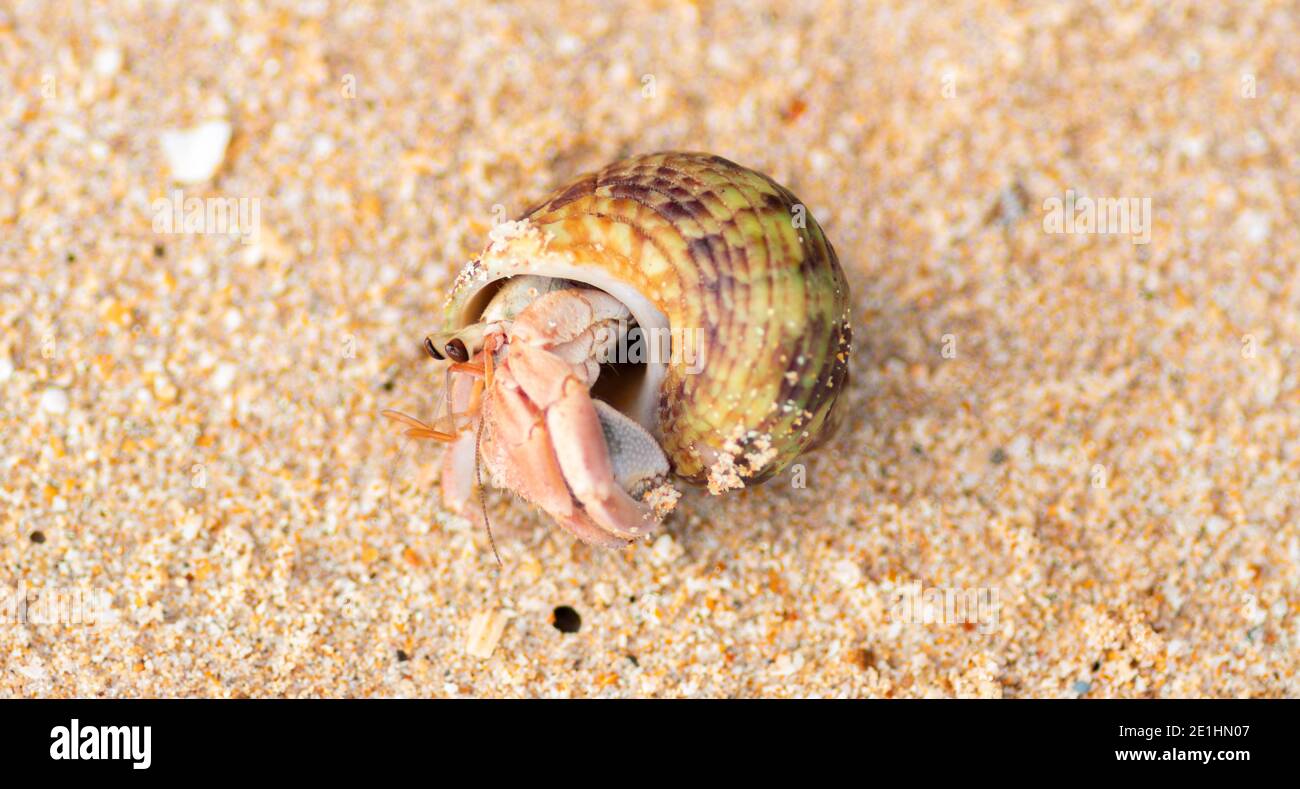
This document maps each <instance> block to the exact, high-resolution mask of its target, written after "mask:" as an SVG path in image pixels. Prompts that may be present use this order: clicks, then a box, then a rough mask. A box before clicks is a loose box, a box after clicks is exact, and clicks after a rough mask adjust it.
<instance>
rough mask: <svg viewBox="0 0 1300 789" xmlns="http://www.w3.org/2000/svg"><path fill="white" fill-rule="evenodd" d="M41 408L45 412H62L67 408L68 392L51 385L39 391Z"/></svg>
mask: <svg viewBox="0 0 1300 789" xmlns="http://www.w3.org/2000/svg"><path fill="white" fill-rule="evenodd" d="M41 410H42V411H44V412H45V413H47V414H62V413H66V412H67V410H68V393H67V392H65V391H63V390H62V389H60V388H58V387H57V386H51V387H50V388H49V389H46V390H45V391H44V392H41Z"/></svg>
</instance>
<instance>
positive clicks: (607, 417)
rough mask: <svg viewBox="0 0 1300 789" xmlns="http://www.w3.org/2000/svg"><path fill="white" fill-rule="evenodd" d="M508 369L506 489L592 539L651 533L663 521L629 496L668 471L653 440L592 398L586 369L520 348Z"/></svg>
mask: <svg viewBox="0 0 1300 789" xmlns="http://www.w3.org/2000/svg"><path fill="white" fill-rule="evenodd" d="M506 367H507V369H506V370H503V371H502V373H501V379H500V380H499V381H498V386H497V387H496V388H495V390H494V392H495V399H494V402H493V404H492V410H493V412H494V413H493V417H492V418H493V421H494V423H495V429H496V430H497V431H499V432H501V433H502V438H503V441H504V442H505V443H506V444H507V446H505V447H503V449H504V450H505V451H504V452H503V453H502V454H500V455H498V458H499V461H498V462H497V463H495V464H494V465H495V466H496V467H497V468H498V469H500V470H501V471H503V472H504V473H505V476H507V479H506V480H505V481H506V482H507V485H508V486H509V487H511V488H512V489H514V490H515V491H516V492H518V493H520V495H522V496H523V497H524V498H526V499H528V500H529V501H531V502H533V503H534V504H536V505H538V506H540V507H542V508H543V509H544V510H546V511H547V513H549V514H550V515H551V517H553V518H554V519H555V520H556V521H557V522H559V523H560V524H561V525H563V526H564V527H565V528H568V529H569V530H570V531H572V532H573V533H574V534H575V535H576V536H577V537H579V538H580V539H582V540H583V541H585V542H597V543H601V544H609V543H611V542H613V543H615V544H619V543H625V542H628V541H631V540H636V539H639V538H641V537H644V536H645V535H647V534H649V533H650V532H651V531H652V530H653V529H654V528H655V526H657V525H658V522H659V516H658V514H657V513H656V512H655V510H654V509H653V508H652V507H651V506H650V505H649V504H647V503H645V502H642V501H639V500H637V499H634V498H633V497H632V495H630V492H629V491H638V492H639V491H640V490H643V489H645V488H646V487H647V484H648V483H649V482H650V481H651V480H654V479H656V478H658V477H663V476H665V475H666V474H667V473H668V460H667V458H666V457H665V456H664V454H663V452H662V450H660V448H659V445H658V443H657V442H655V440H654V438H653V437H652V436H651V435H650V434H649V433H648V432H646V430H645V429H644V428H642V427H641V426H640V425H638V424H637V423H636V422H635V421H634V420H632V419H630V418H629V417H626V416H624V415H623V414H621V413H619V412H618V411H616V410H615V409H614V408H612V407H610V406H609V405H607V404H605V403H602V402H600V401H598V400H593V399H592V397H591V394H590V392H589V391H588V388H587V387H588V384H587V383H586V381H585V371H584V369H583V367H582V366H580V365H575V364H572V363H570V362H567V361H565V360H564V359H562V358H561V357H559V356H557V355H556V354H554V353H551V352H550V351H548V350H545V349H543V348H538V347H536V346H532V345H528V344H526V343H518V344H512V345H511V347H510V355H509V361H508V364H507V365H506ZM501 461H504V462H501ZM556 470H558V472H559V476H560V481H559V483H558V484H557V482H556V479H555V477H556V475H555V474H554V471H556ZM593 527H594V531H593ZM610 538H614V539H612V540H611V539H610Z"/></svg>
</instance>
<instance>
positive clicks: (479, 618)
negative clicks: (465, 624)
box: [465, 608, 510, 658]
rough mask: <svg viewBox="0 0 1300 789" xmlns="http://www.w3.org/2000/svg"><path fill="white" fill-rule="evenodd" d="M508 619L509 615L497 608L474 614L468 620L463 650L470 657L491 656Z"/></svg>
mask: <svg viewBox="0 0 1300 789" xmlns="http://www.w3.org/2000/svg"><path fill="white" fill-rule="evenodd" d="M509 621H510V617H509V615H508V614H506V612H505V611H502V610H501V609H499V608H496V609H492V610H490V611H480V612H479V613H477V614H475V615H474V618H473V619H471V620H470V622H469V631H468V633H467V636H468V637H467V638H466V641H465V651H466V652H467V653H469V655H470V656H471V657H476V658H486V657H491V656H492V652H493V650H495V649H496V648H497V643H498V642H499V641H501V634H502V633H504V632H505V629H506V623H507V622H509Z"/></svg>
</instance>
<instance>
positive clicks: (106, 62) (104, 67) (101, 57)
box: [94, 47, 122, 77]
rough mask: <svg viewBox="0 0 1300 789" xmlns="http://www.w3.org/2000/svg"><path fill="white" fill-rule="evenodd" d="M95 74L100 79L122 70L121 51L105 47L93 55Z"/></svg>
mask: <svg viewBox="0 0 1300 789" xmlns="http://www.w3.org/2000/svg"><path fill="white" fill-rule="evenodd" d="M94 67H95V73H96V74H98V75H100V76H101V77H111V76H113V75H115V74H117V72H119V71H121V70H122V50H120V49H117V48H114V47H105V48H103V49H101V50H99V51H98V52H96V53H95V61H94Z"/></svg>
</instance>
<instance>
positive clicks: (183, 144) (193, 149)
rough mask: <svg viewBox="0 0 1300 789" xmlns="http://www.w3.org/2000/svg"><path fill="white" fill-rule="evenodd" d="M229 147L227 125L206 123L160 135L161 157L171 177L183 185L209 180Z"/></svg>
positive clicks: (227, 123) (228, 125)
mask: <svg viewBox="0 0 1300 789" xmlns="http://www.w3.org/2000/svg"><path fill="white" fill-rule="evenodd" d="M229 144H230V123H229V122H227V121H209V122H207V123H202V124H199V125H198V126H194V127H192V128H189V129H182V130H174V129H173V130H168V131H165V132H163V133H162V147H163V156H165V157H166V158H167V166H168V167H169V168H171V173H172V178H173V179H174V180H175V181H176V182H178V183H182V184H198V183H203V182H204V181H206V180H208V179H209V178H211V177H212V176H213V175H215V174H216V172H217V169H218V168H220V167H221V162H222V161H223V160H224V159H225V158H226V146H227V145H229Z"/></svg>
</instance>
